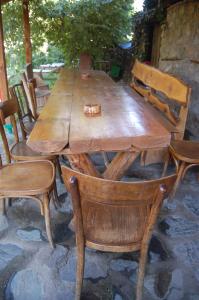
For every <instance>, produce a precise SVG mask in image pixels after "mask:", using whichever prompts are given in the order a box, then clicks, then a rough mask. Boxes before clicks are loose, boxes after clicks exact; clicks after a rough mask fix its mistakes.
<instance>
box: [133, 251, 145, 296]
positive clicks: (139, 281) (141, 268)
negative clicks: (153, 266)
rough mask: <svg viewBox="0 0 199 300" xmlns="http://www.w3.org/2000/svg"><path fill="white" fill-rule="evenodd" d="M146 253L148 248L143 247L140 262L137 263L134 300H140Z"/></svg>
mask: <svg viewBox="0 0 199 300" xmlns="http://www.w3.org/2000/svg"><path fill="white" fill-rule="evenodd" d="M147 253H148V246H145V247H143V248H142V249H141V253H140V262H139V269H138V279H137V287H136V300H142V292H143V284H144V275H145V266H146V260H147Z"/></svg>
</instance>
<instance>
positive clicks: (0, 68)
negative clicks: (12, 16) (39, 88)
mask: <svg viewBox="0 0 199 300" xmlns="http://www.w3.org/2000/svg"><path fill="white" fill-rule="evenodd" d="M0 99H2V100H8V99H9V92H8V80H7V70H6V59H5V49H4V36H3V21H2V12H1V3H0Z"/></svg>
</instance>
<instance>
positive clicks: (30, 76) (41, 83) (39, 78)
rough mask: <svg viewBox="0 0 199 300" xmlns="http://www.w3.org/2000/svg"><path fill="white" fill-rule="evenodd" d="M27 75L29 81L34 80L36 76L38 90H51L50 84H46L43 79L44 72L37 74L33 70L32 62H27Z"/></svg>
mask: <svg viewBox="0 0 199 300" xmlns="http://www.w3.org/2000/svg"><path fill="white" fill-rule="evenodd" d="M25 75H26V80H27V81H29V80H32V79H33V78H35V80H36V87H37V89H38V90H45V91H46V93H47V92H48V93H49V92H50V90H49V86H48V84H46V83H45V82H44V80H43V79H42V74H41V75H37V74H35V73H34V72H33V68H32V64H31V63H29V64H26V67H25Z"/></svg>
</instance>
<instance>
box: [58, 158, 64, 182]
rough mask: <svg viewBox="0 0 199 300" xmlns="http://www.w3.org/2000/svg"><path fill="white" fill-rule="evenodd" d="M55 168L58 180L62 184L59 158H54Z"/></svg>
mask: <svg viewBox="0 0 199 300" xmlns="http://www.w3.org/2000/svg"><path fill="white" fill-rule="evenodd" d="M56 167H57V171H58V175H59V179H60V181H61V183H64V181H63V178H62V172H61V166H60V161H59V157H56Z"/></svg>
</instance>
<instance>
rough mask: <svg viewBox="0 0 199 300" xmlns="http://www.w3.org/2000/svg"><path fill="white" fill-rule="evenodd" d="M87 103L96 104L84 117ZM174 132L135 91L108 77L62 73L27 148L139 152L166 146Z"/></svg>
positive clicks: (101, 74) (73, 151)
mask: <svg viewBox="0 0 199 300" xmlns="http://www.w3.org/2000/svg"><path fill="white" fill-rule="evenodd" d="M85 104H100V105H101V115H99V116H95V117H88V116H86V115H85V114H84V105H85ZM175 131H176V129H175V127H174V126H172V125H171V124H170V123H169V122H168V121H167V120H166V119H165V118H163V117H162V116H161V115H160V113H159V112H158V111H157V110H156V109H154V108H153V107H152V106H151V105H150V104H148V103H146V102H145V101H144V99H143V98H142V97H141V96H140V95H138V94H137V93H136V92H134V91H133V90H132V91H126V90H125V89H124V88H123V87H122V86H118V85H117V84H116V83H115V82H114V81H113V80H112V79H111V78H110V77H109V76H108V75H107V74H106V73H104V72H102V71H92V72H91V75H90V77H89V78H88V79H82V78H81V75H80V73H79V71H77V70H67V69H63V70H62V71H61V73H60V77H59V79H58V80H57V82H56V83H55V86H54V88H53V90H52V93H51V96H50V98H49V100H48V103H47V104H46V106H45V107H44V109H43V110H42V112H41V114H40V116H39V118H38V120H37V122H36V124H35V126H34V129H33V130H32V132H31V134H30V136H29V138H28V142H27V144H28V145H29V147H31V148H32V149H33V150H36V151H39V152H45V153H53V152H61V151H62V150H63V149H64V148H66V147H67V148H68V149H69V150H70V151H71V153H74V154H75V153H89V152H93V151H120V150H128V149H130V148H131V147H132V146H133V147H135V148H138V149H140V150H144V149H154V148H159V147H166V146H168V145H169V144H170V138H171V132H175Z"/></svg>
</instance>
